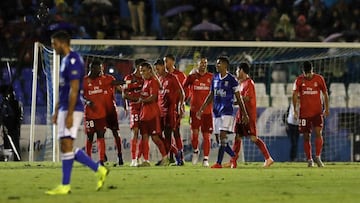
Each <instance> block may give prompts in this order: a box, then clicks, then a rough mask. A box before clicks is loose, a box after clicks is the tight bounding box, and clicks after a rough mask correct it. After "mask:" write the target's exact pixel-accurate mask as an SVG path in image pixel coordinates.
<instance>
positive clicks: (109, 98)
mask: <svg viewBox="0 0 360 203" xmlns="http://www.w3.org/2000/svg"><path fill="white" fill-rule="evenodd" d="M102 77H103V78H104V80H105V81H106V82H105V84H104V85H106V84H107V85H106V86H105V87H104V95H103V96H104V97H103V99H104V102H105V108H106V124H107V127H108V128H109V129H110V130H111V132H112V134H113V137H114V142H115V146H116V149H117V157H118V164H119V165H120V166H121V165H124V161H123V158H122V152H121V137H120V134H119V132H118V131H119V121H118V111H117V107H116V101H115V86H114V85H113V81H115V80H116V79H115V77H114V76H112V75H108V74H103V75H102Z"/></svg>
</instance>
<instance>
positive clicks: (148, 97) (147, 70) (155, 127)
mask: <svg viewBox="0 0 360 203" xmlns="http://www.w3.org/2000/svg"><path fill="white" fill-rule="evenodd" d="M140 73H141V76H142V77H143V79H144V85H143V87H142V90H141V96H140V98H139V100H138V102H139V103H141V111H140V134H141V136H142V152H143V156H144V162H143V163H142V164H141V165H139V166H150V162H149V136H151V139H152V140H153V142H154V143H155V144H156V145H157V147H158V148H159V151H160V153H161V155H162V161H161V163H160V164H159V165H168V164H169V163H168V162H169V160H168V158H167V153H166V149H165V145H164V143H163V141H162V139H161V138H160V134H161V126H160V109H159V105H158V103H157V101H158V94H159V90H160V83H159V81H158V80H157V79H156V78H155V76H154V74H153V70H152V67H151V65H150V64H149V63H143V64H141V66H140Z"/></svg>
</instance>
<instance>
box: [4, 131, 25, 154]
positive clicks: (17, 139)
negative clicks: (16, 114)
mask: <svg viewBox="0 0 360 203" xmlns="http://www.w3.org/2000/svg"><path fill="white" fill-rule="evenodd" d="M3 127H4V128H6V129H4V132H3V136H4V149H12V150H13V151H14V149H13V147H12V146H11V143H10V140H9V138H8V136H7V135H9V136H10V137H11V140H12V142H13V143H14V146H15V148H16V151H17V152H18V154H19V156H20V159H21V155H20V126H19V125H11V126H8V127H5V126H3ZM13 157H14V161H20V160H19V159H18V158H17V156H16V155H15V154H14V156H13Z"/></svg>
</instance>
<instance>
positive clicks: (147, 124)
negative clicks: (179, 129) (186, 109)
mask: <svg viewBox="0 0 360 203" xmlns="http://www.w3.org/2000/svg"><path fill="white" fill-rule="evenodd" d="M160 133H161V127H160V117H158V116H156V117H155V118H154V119H152V120H147V121H140V134H141V135H149V136H150V135H160Z"/></svg>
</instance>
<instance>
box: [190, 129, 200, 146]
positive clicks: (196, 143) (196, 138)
mask: <svg viewBox="0 0 360 203" xmlns="http://www.w3.org/2000/svg"><path fill="white" fill-rule="evenodd" d="M191 145H192V148H193V149H194V150H195V149H197V148H198V146H199V134H195V133H192V134H191Z"/></svg>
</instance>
